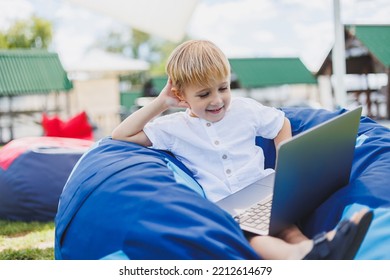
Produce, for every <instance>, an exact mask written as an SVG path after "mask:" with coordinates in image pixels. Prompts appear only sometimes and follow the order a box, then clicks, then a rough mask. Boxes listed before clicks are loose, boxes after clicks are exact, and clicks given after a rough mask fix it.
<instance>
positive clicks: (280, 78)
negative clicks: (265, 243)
mask: <svg viewBox="0 0 390 280" xmlns="http://www.w3.org/2000/svg"><path fill="white" fill-rule="evenodd" d="M229 61H230V64H231V67H232V71H233V73H234V74H236V75H237V78H238V82H239V84H240V86H241V87H243V88H259V87H267V86H277V85H285V84H316V83H317V80H316V79H315V77H314V76H313V74H312V73H311V72H310V71H309V70H308V69H307V68H306V67H305V65H304V64H303V63H302V62H301V60H300V59H299V58H294V57H291V58H231V59H229Z"/></svg>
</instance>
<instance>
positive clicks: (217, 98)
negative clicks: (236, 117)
mask: <svg viewBox="0 0 390 280" xmlns="http://www.w3.org/2000/svg"><path fill="white" fill-rule="evenodd" d="M221 103H222V98H221V96H220V95H219V94H218V93H215V94H213V100H212V101H211V104H212V105H219V104H221Z"/></svg>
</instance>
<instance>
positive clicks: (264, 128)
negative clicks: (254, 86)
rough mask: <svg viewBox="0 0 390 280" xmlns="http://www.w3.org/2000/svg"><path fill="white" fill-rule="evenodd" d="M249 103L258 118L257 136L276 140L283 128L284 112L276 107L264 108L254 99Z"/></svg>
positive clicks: (256, 121)
mask: <svg viewBox="0 0 390 280" xmlns="http://www.w3.org/2000/svg"><path fill="white" fill-rule="evenodd" d="M249 103H250V107H251V109H252V112H253V113H254V117H255V118H256V120H255V123H256V126H257V127H256V128H257V130H256V134H257V135H258V136H261V137H264V138H267V139H274V138H275V137H276V136H277V135H278V133H279V131H280V130H281V129H282V127H283V124H284V117H285V114H284V112H283V111H281V110H279V109H277V108H275V107H270V106H264V105H263V104H261V103H260V102H258V101H256V100H253V99H251V100H250V101H249Z"/></svg>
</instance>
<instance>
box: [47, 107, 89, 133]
mask: <svg viewBox="0 0 390 280" xmlns="http://www.w3.org/2000/svg"><path fill="white" fill-rule="evenodd" d="M42 127H43V131H44V136H54V137H66V138H78V139H86V140H93V127H92V125H91V124H90V123H89V120H88V116H87V114H86V113H85V112H81V113H79V114H77V115H75V116H73V117H72V118H70V119H69V120H67V121H63V120H61V119H60V118H59V117H58V116H53V117H49V116H47V115H46V114H43V115H42Z"/></svg>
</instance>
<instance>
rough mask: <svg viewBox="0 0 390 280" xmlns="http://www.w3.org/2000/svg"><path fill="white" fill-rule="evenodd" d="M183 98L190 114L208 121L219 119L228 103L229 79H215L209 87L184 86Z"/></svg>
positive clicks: (229, 97)
mask: <svg viewBox="0 0 390 280" xmlns="http://www.w3.org/2000/svg"><path fill="white" fill-rule="evenodd" d="M183 98H184V100H185V101H186V102H187V104H188V106H189V108H190V110H191V113H192V115H194V116H196V117H198V118H201V119H204V120H207V121H210V122H217V121H220V120H222V118H223V117H224V116H225V113H226V110H227V109H228V107H229V105H230V100H231V93H230V79H229V77H228V78H226V79H222V80H220V81H216V82H215V83H213V84H212V85H211V86H210V87H199V86H191V85H190V86H186V88H185V93H184V96H183Z"/></svg>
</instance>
